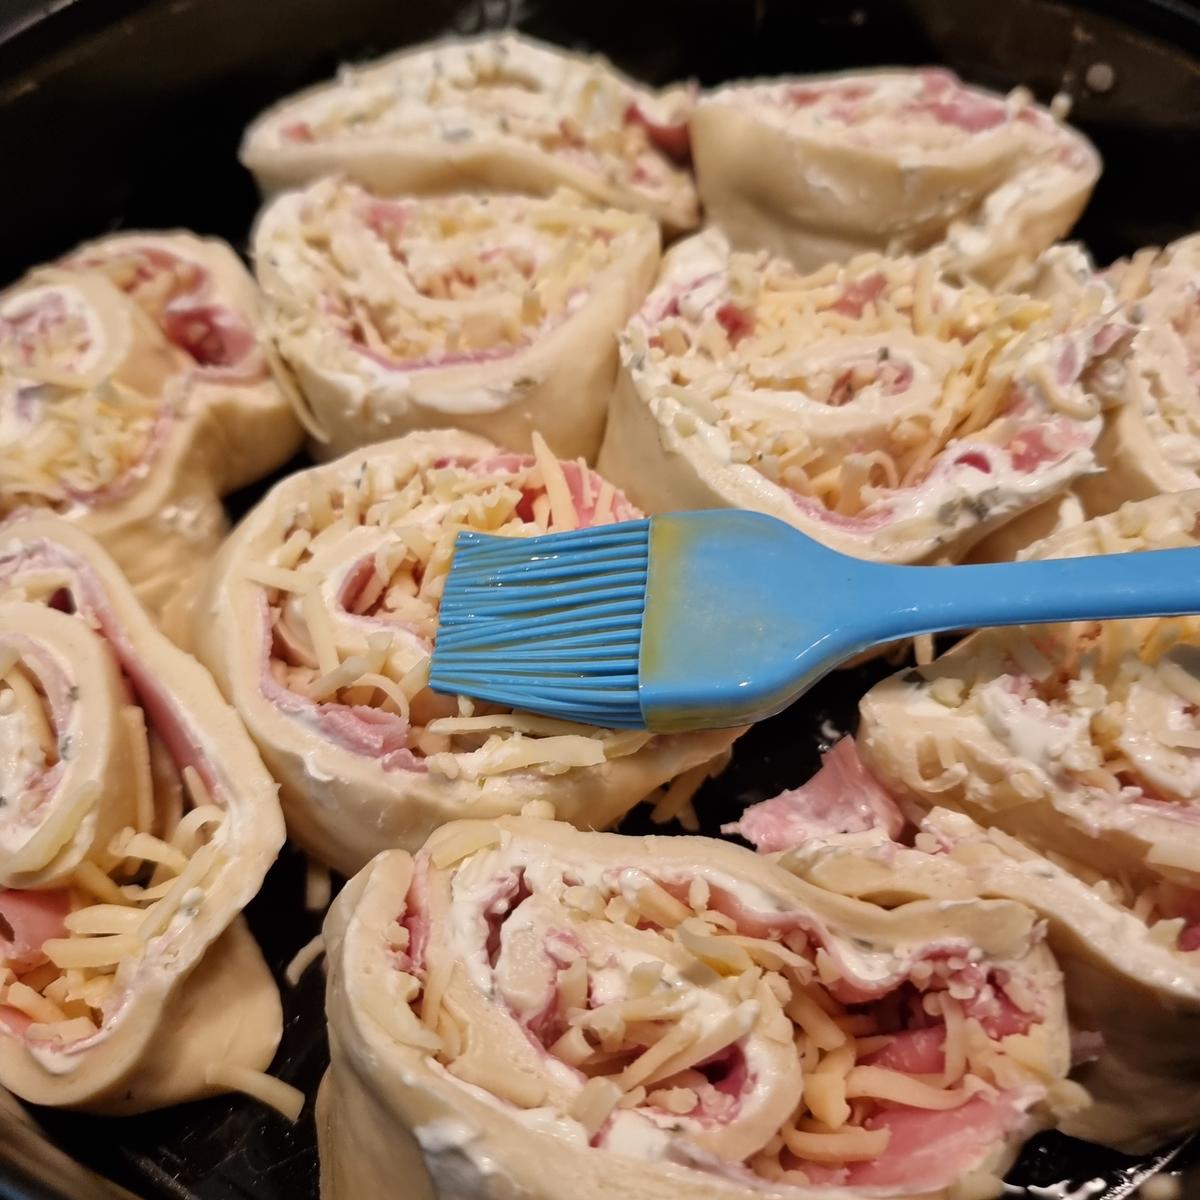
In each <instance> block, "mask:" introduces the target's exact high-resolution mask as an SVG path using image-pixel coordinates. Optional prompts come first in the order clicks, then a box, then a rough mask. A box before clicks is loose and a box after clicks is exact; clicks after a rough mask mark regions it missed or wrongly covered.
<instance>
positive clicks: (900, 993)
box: [318, 815, 1068, 1200]
mask: <svg viewBox="0 0 1200 1200" xmlns="http://www.w3.org/2000/svg"><path fill="white" fill-rule="evenodd" d="M325 930H326V944H327V946H328V949H329V960H328V961H329V967H330V980H329V988H328V995H327V1012H328V1017H329V1028H330V1048H331V1054H332V1067H331V1070H330V1073H329V1075H328V1076H327V1079H326V1082H325V1084H324V1089H323V1095H322V1098H321V1100H320V1101H319V1102H318V1129H319V1135H320V1142H321V1157H322V1163H323V1167H322V1170H323V1188H322V1195H323V1197H324V1200H341V1198H347V1200H348V1198H350V1197H356V1196H364V1195H370V1194H371V1193H372V1191H373V1190H375V1189H377V1188H378V1187H379V1186H381V1185H382V1184H383V1182H384V1180H386V1179H393V1178H395V1177H396V1174H397V1171H398V1170H403V1171H404V1172H405V1178H409V1179H412V1180H414V1181H415V1180H417V1179H423V1181H424V1187H421V1186H420V1185H418V1184H416V1183H415V1182H414V1184H413V1186H414V1188H415V1189H416V1190H415V1192H414V1194H415V1195H418V1196H431V1195H435V1194H436V1195H450V1194H453V1195H455V1196H457V1197H481V1198H482V1197H492V1196H495V1197H500V1196H511V1195H518V1194H519V1195H522V1196H526V1197H530V1198H531V1200H534V1198H537V1197H547V1198H549V1197H553V1196H556V1195H561V1193H562V1180H564V1179H570V1180H571V1181H572V1187H573V1188H574V1191H573V1193H572V1194H574V1195H578V1196H580V1197H583V1198H590V1197H599V1196H608V1195H619V1194H629V1195H633V1196H639V1197H643V1196H644V1197H652V1196H658V1195H662V1196H678V1195H688V1196H696V1197H714V1198H715V1197H729V1198H730V1200H732V1198H733V1197H735V1196H744V1195H746V1194H747V1193H748V1192H751V1191H760V1190H761V1191H762V1192H763V1193H764V1194H770V1195H792V1194H795V1195H798V1196H812V1195H815V1196H820V1197H833V1196H837V1195H847V1196H851V1195H853V1196H862V1195H870V1196H876V1197H899V1196H904V1197H913V1196H921V1197H940V1196H948V1195H955V1194H963V1195H965V1194H971V1195H977V1196H982V1195H988V1194H994V1193H998V1192H999V1190H1000V1181H999V1178H998V1175H999V1174H1001V1173H1003V1171H1004V1170H1005V1168H1006V1167H1007V1165H1008V1163H1009V1162H1010V1161H1011V1159H1012V1157H1013V1155H1014V1154H1015V1152H1016V1148H1017V1147H1018V1146H1019V1144H1020V1142H1021V1140H1022V1139H1023V1137H1025V1136H1027V1135H1028V1134H1029V1133H1030V1132H1032V1130H1033V1129H1035V1128H1036V1127H1037V1126H1038V1124H1039V1123H1041V1122H1043V1121H1045V1120H1046V1119H1047V1116H1048V1112H1047V1110H1048V1109H1049V1108H1050V1107H1052V1105H1053V1104H1054V1103H1055V1102H1056V1100H1057V1098H1058V1096H1059V1093H1060V1092H1061V1090H1062V1088H1063V1082H1062V1081H1063V1076H1064V1073H1065V1071H1066V1069H1067V1065H1068V1038H1067V1027H1066V1021H1065V1014H1064V1008H1063V998H1062V991H1061V976H1060V974H1059V971H1058V969H1057V967H1056V966H1055V964H1054V961H1053V959H1052V957H1051V955H1050V953H1049V951H1048V950H1047V949H1046V948H1045V946H1044V945H1042V944H1041V934H1040V930H1039V929H1038V927H1037V922H1036V918H1035V916H1034V914H1033V913H1032V912H1031V911H1030V910H1029V909H1027V908H1024V907H1023V906H1021V905H1018V904H1013V903H1011V902H1006V901H967V902H964V903H961V904H958V903H951V904H940V905H939V904H937V903H930V902H928V901H918V902H917V903H914V904H911V905H906V906H904V907H902V908H899V909H896V910H894V911H891V912H889V911H887V910H885V909H883V908H881V907H879V906H876V905H873V904H869V903H864V902H862V901H858V900H853V899H848V898H846V897H842V896H838V895H836V894H834V893H831V892H828V891H825V890H823V889H820V888H816V887H813V886H812V885H810V884H808V883H806V882H804V881H802V880H799V879H797V878H796V877H795V876H793V875H792V874H790V873H789V872H788V871H786V870H784V869H782V868H780V867H778V866H776V865H774V864H772V863H769V862H766V861H764V860H763V859H761V858H758V857H756V856H755V855H754V854H753V853H752V852H751V851H749V850H746V849H743V848H741V847H737V846H734V845H731V844H729V843H725V842H719V841H716V840H713V839H708V838H683V837H681V838H661V837H658V838H656V837H644V838H643V837H639V838H633V837H625V836H621V835H619V834H604V833H582V832H578V831H576V830H573V829H571V828H570V827H569V826H566V825H563V824H561V823H556V822H551V821H545V820H540V819H537V818H535V817H533V816H531V815H526V816H522V817H516V818H513V817H505V818H501V819H499V820H497V821H494V822H483V821H462V822H456V823H454V824H451V825H447V826H445V827H443V828H442V829H440V830H439V831H438V832H437V833H435V834H434V835H433V837H431V838H430V840H429V842H428V844H427V845H426V847H425V848H424V849H423V850H422V851H421V852H420V853H419V854H418V855H416V857H415V858H414V857H411V856H409V855H408V854H406V853H403V852H396V851H393V852H389V853H385V854H382V855H380V856H379V857H378V858H376V859H375V860H374V861H373V862H372V863H371V864H370V865H369V866H368V867H367V868H366V869H365V870H364V871H363V872H362V873H361V874H360V875H359V876H358V877H357V878H355V879H354V880H352V881H351V882H350V884H349V886H348V887H347V888H346V890H345V891H343V892H342V894H341V896H340V897H339V899H338V900H337V901H336V903H335V905H334V908H333V910H332V911H331V913H330V916H329V918H328V919H327V922H326V927H325ZM419 1151H420V1152H423V1153H424V1157H425V1171H421V1168H420V1160H419V1157H418V1152H419Z"/></svg>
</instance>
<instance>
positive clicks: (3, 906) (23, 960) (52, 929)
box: [0, 888, 71, 975]
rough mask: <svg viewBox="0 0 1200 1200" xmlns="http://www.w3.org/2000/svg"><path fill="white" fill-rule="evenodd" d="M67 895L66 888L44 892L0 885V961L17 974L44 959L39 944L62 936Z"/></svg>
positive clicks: (67, 902)
mask: <svg viewBox="0 0 1200 1200" xmlns="http://www.w3.org/2000/svg"><path fill="white" fill-rule="evenodd" d="M70 911H71V896H70V893H69V892H68V891H67V889H66V888H52V889H50V890H48V891H44V892H24V891H18V890H17V889H16V888H2V889H0V963H3V964H4V965H5V966H8V967H11V968H12V969H13V970H14V971H16V972H17V974H18V975H19V974H20V973H21V972H22V971H24V970H28V969H29V968H30V967H36V966H38V965H39V964H40V963H42V962H45V956H44V955H43V954H42V944H43V943H44V942H46V941H47V940H49V939H50V938H60V937H63V936H65V932H66V929H65V926H64V925H63V922H64V921H65V920H66V917H67V914H68V913H69V912H70Z"/></svg>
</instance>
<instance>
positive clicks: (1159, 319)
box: [1106, 237, 1200, 491]
mask: <svg viewBox="0 0 1200 1200" xmlns="http://www.w3.org/2000/svg"><path fill="white" fill-rule="evenodd" d="M1106 276H1107V279H1108V280H1109V282H1110V283H1111V284H1112V285H1113V286H1114V288H1115V289H1116V292H1117V296H1118V297H1119V299H1120V300H1121V301H1122V302H1123V303H1124V304H1126V305H1127V306H1128V307H1127V311H1128V312H1129V315H1130V320H1132V321H1133V322H1134V323H1135V324H1137V325H1138V327H1139V328H1138V333H1137V335H1136V338H1135V340H1134V353H1135V363H1136V367H1137V370H1136V376H1135V387H1136V394H1135V395H1133V396H1132V397H1131V399H1130V403H1132V404H1135V405H1136V406H1137V408H1138V410H1139V412H1140V415H1141V419H1142V421H1143V422H1144V423H1145V426H1146V430H1147V432H1148V433H1149V434H1150V436H1151V438H1152V439H1153V441H1154V444H1155V446H1156V447H1157V448H1158V451H1159V453H1160V454H1161V456H1162V458H1163V460H1164V461H1165V464H1166V465H1167V468H1168V471H1169V472H1170V474H1169V475H1168V476H1165V477H1164V478H1163V480H1162V490H1163V491H1176V490H1180V489H1183V488H1194V487H1197V486H1200V405H1198V404H1197V396H1198V395H1200V237H1190V238H1184V239H1183V240H1182V241H1179V242H1175V243H1174V244H1172V245H1170V246H1168V247H1167V248H1166V249H1164V250H1154V249H1148V250H1142V251H1140V252H1139V253H1138V254H1136V255H1134V257H1133V258H1132V259H1131V260H1130V261H1128V262H1121V263H1118V264H1116V265H1115V266H1113V267H1112V268H1110V269H1109V271H1108V272H1107V273H1106Z"/></svg>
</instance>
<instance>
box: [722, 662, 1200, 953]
mask: <svg viewBox="0 0 1200 1200" xmlns="http://www.w3.org/2000/svg"><path fill="white" fill-rule="evenodd" d="M1012 666H1013V669H1014V672H1015V673H1014V674H1012V675H1009V676H1007V677H1006V678H1007V680H1008V683H1007V685H1004V686H1006V687H1007V688H1009V689H1011V688H1012V687H1013V686H1014V684H1015V683H1016V680H1018V679H1022V678H1028V677H1025V676H1022V675H1021V674H1020V672H1019V669H1017V668H1016V667H1015V664H1012ZM939 678H941V679H943V680H946V684H950V686H946V684H942V685H941V686H937V683H936V681H935V687H936V689H937V695H938V697H939V703H940V704H942V705H948V704H949V702H950V700H951V696H950V693H951V692H954V691H957V690H958V686H957V680H955V681H954V682H953V683H950V678H949V677H948V676H939ZM1053 690H1054V691H1055V692H1056V693H1057V694H1058V696H1059V697H1060V698H1061V695H1062V693H1063V691H1064V689H1063V686H1062V680H1061V679H1060V680H1059V685H1058V686H1057V687H1056V688H1054V689H1053ZM1008 694H1009V695H1012V694H1013V692H1012V691H1011V690H1010V691H1009V693H1008ZM965 703H968V704H969V703H971V702H970V701H969V700H967V701H965ZM1041 703H1043V704H1044V703H1045V702H1041ZM1116 703H1118V704H1119V702H1116ZM1029 716H1030V717H1031V718H1034V719H1037V720H1040V721H1041V722H1042V723H1043V724H1044V725H1045V726H1046V731H1047V732H1046V736H1047V737H1048V738H1050V739H1053V738H1054V736H1055V733H1056V731H1057V730H1059V729H1062V728H1063V727H1064V726H1065V724H1066V722H1065V721H1063V719H1062V716H1061V714H1060V712H1059V711H1053V712H1052V711H1051V710H1050V706H1049V705H1047V706H1046V707H1044V708H1041V707H1039V710H1038V711H1037V712H1035V713H1030V714H1029ZM947 749H948V747H947V746H946V745H945V744H943V745H942V746H940V747H938V750H939V751H940V752H941V753H942V754H945V752H946V750H947ZM1090 750H1091V748H1089V751H1090ZM1068 757H1073V756H1070V755H1069V756H1068ZM1117 765H1118V764H1115V763H1114V764H1113V766H1117ZM938 766H939V768H940V769H941V771H942V772H945V771H946V769H947V768H946V767H945V766H943V765H942V763H941V762H940V761H939V764H938ZM1113 766H1110V767H1108V768H1106V770H1112V769H1113ZM951 769H952V768H951ZM930 783H933V785H934V789H933V791H931V795H934V793H935V792H936V783H937V781H936V780H935V781H929V780H927V781H926V786H927V787H929V785H930ZM1085 786H1086V785H1085ZM1110 786H1111V785H1110ZM1114 790H1115V789H1114ZM1127 791H1128V799H1129V800H1130V801H1132V802H1133V803H1135V804H1136V801H1137V799H1138V798H1139V797H1140V796H1141V795H1142V793H1141V791H1140V789H1137V788H1129V789H1127ZM723 831H724V832H726V833H737V834H740V835H741V836H742V837H744V838H746V839H747V841H749V842H751V843H752V844H753V845H754V846H755V848H756V849H757V850H758V851H759V852H760V853H763V854H770V853H779V852H786V851H789V850H795V849H799V848H801V847H803V848H806V849H812V850H814V852H817V853H819V848H820V847H821V846H822V845H823V844H834V845H837V844H840V843H843V842H844V843H845V844H847V845H851V844H859V845H864V846H865V845H885V846H886V845H887V844H891V843H895V844H899V845H904V846H911V847H913V848H915V849H917V850H919V851H921V852H922V853H924V854H931V855H939V854H951V855H952V856H954V857H956V858H957V859H959V860H961V861H962V862H963V863H964V864H969V863H970V861H971V855H972V853H973V851H971V850H970V849H963V850H962V851H961V853H958V848H959V847H970V846H972V845H975V844H976V843H981V844H982V843H990V850H989V853H991V854H1004V855H1007V856H1008V857H1009V858H1011V859H1013V860H1014V861H1019V862H1040V863H1042V865H1043V866H1045V867H1046V870H1050V867H1049V865H1047V862H1046V860H1048V861H1049V863H1050V864H1053V865H1054V866H1056V867H1059V868H1062V869H1063V870H1064V871H1066V872H1068V873H1069V875H1071V876H1074V877H1075V878H1076V879H1081V880H1082V881H1083V882H1084V883H1085V884H1087V885H1088V886H1089V887H1090V888H1091V889H1092V890H1093V891H1094V892H1095V893H1096V895H1097V896H1099V897H1100V898H1101V899H1103V900H1105V901H1107V902H1108V903H1109V904H1112V905H1114V906H1116V907H1118V908H1120V909H1123V910H1124V911H1125V912H1127V913H1129V914H1131V915H1132V916H1133V917H1135V918H1136V919H1137V920H1138V921H1140V922H1142V924H1143V925H1144V926H1145V927H1146V929H1147V930H1148V933H1149V937H1150V940H1151V941H1153V942H1156V943H1158V944H1159V945H1162V946H1166V947H1169V948H1173V949H1175V950H1179V951H1182V952H1184V953H1191V952H1192V951H1196V950H1200V890H1197V889H1195V888H1190V887H1186V886H1183V885H1182V884H1180V883H1178V882H1174V881H1172V880H1169V879H1163V878H1158V879H1156V880H1147V879H1145V878H1142V879H1138V878H1136V877H1134V876H1133V875H1131V874H1129V873H1128V872H1122V873H1120V874H1117V875H1110V874H1106V873H1105V872H1104V871H1101V870H1098V869H1096V867H1095V866H1094V865H1089V864H1088V863H1087V862H1086V861H1084V860H1083V859H1082V858H1081V857H1077V856H1071V855H1068V854H1062V853H1059V852H1057V851H1055V850H1046V851H1045V853H1044V858H1040V857H1039V856H1038V855H1036V854H1034V853H1033V852H1031V851H1030V850H1029V849H1027V848H1026V847H1024V846H1023V845H1022V844H1021V843H1020V842H1019V841H1017V840H1016V839H1015V838H1012V837H1010V836H1008V835H1007V834H1005V833H1003V832H1001V831H1000V830H996V829H993V830H981V829H980V827H979V826H978V825H975V824H974V823H973V822H971V821H966V822H965V824H964V823H963V818H962V817H961V815H960V814H956V813H952V812H947V811H946V810H944V809H939V810H937V820H936V821H930V822H928V823H924V822H923V823H921V824H917V825H914V824H912V823H911V822H910V821H909V820H908V819H907V817H906V816H905V815H904V813H903V811H902V809H901V808H900V806H899V805H898V804H897V803H896V800H895V799H894V798H893V797H892V795H891V793H890V792H889V791H888V789H887V788H886V787H885V786H884V785H883V784H882V783H881V782H880V781H879V779H878V778H877V777H876V776H875V775H874V774H872V772H871V771H869V770H868V769H867V768H866V767H865V766H864V765H863V762H862V760H861V758H860V757H859V753H858V748H857V747H856V745H855V743H854V740H853V739H852V738H843V739H842V740H841V741H840V742H838V744H837V745H836V746H835V747H834V748H833V749H832V750H831V751H830V752H829V753H828V754H826V755H825V756H824V758H823V759H822V762H821V769H820V770H819V771H818V772H817V774H816V775H814V776H813V778H812V779H810V780H809V781H808V782H807V783H805V784H803V785H802V786H801V787H798V788H793V789H791V790H789V791H786V792H782V793H781V794H780V795H778V796H775V797H773V798H772V799H770V800H764V801H762V802H761V803H759V804H755V805H752V806H751V807H750V808H748V809H747V810H746V811H745V812H744V813H743V814H742V816H741V817H740V818H739V819H738V821H737V822H735V823H734V824H731V825H727V826H725V827H724V830H723ZM947 831H954V835H953V836H951V834H950V833H949V832H947ZM847 835H849V836H847ZM884 857H886V851H885V852H884Z"/></svg>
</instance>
